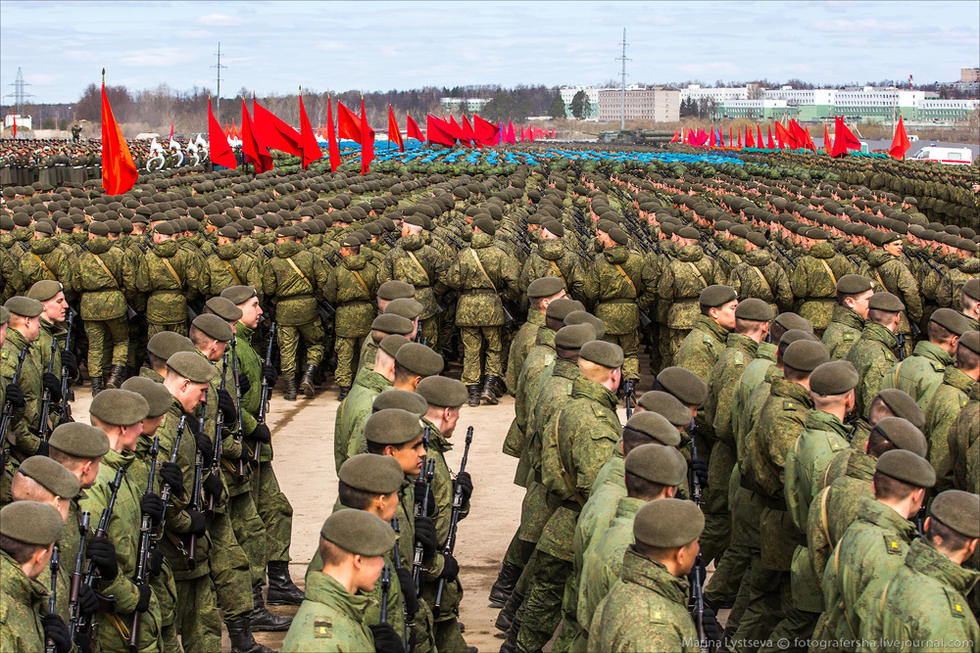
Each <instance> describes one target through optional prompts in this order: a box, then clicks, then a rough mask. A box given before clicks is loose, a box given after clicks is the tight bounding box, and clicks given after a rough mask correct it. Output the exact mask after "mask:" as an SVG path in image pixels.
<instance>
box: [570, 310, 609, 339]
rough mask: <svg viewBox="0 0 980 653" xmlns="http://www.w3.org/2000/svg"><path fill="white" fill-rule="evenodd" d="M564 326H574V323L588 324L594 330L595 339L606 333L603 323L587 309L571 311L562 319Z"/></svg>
mask: <svg viewBox="0 0 980 653" xmlns="http://www.w3.org/2000/svg"><path fill="white" fill-rule="evenodd" d="M562 323H563V324H564V325H565V326H575V325H576V324H588V325H589V326H591V327H592V328H593V329H594V330H595V339H596V340H598V339H600V338H602V336H604V335H606V325H605V323H604V322H603V321H602V320H600V319H599V318H597V317H596V316H595V315H593V314H592V313H589V312H588V311H572V312H571V313H569V314H568V315H566V316H565V319H564V320H562Z"/></svg>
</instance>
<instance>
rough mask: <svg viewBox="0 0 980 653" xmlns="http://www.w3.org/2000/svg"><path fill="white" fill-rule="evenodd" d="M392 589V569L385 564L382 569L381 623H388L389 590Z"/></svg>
mask: <svg viewBox="0 0 980 653" xmlns="http://www.w3.org/2000/svg"><path fill="white" fill-rule="evenodd" d="M389 589H391V569H389V568H388V565H385V566H384V568H383V569H382V570H381V615H380V617H379V619H378V622H379V623H383V624H386V623H388V590H389Z"/></svg>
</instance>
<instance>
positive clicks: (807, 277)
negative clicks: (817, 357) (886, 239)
mask: <svg viewBox="0 0 980 653" xmlns="http://www.w3.org/2000/svg"><path fill="white" fill-rule="evenodd" d="M802 238H803V241H804V248H805V249H806V254H805V255H804V256H803V257H802V258H801V259H800V260H799V262H798V263H797V264H796V267H794V268H793V272H792V274H791V275H790V279H789V282H790V287H791V288H792V289H793V295H794V296H795V297H796V299H797V302H798V303H799V306H798V307H797V309H796V312H797V313H799V314H800V315H801V316H802V317H804V318H806V319H808V320H810V323H811V324H812V325H813V331H814V333H816V334H817V336H818V337H819V336H822V335H823V332H824V329H826V328H827V325H829V324H830V319H831V315H832V313H833V306H834V304H833V302H834V296H835V295H836V293H837V282H838V280H839V279H842V278H843V277H844V275H846V274H848V273H849V272H851V265H850V263H848V262H847V259H845V258H844V257H843V256H842V255H840V254H838V253H837V252H835V251H834V247H833V245H831V244H830V243H829V242H828V241H827V232H826V231H824V230H823V229H820V228H818V227H813V228H811V229H809V230H808V231H807V233H806V235H805V236H802Z"/></svg>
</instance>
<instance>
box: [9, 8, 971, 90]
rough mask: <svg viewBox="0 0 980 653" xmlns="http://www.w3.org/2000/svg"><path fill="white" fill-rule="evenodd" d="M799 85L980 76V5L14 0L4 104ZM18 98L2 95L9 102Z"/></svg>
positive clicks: (946, 79) (931, 79) (952, 79)
mask: <svg viewBox="0 0 980 653" xmlns="http://www.w3.org/2000/svg"><path fill="white" fill-rule="evenodd" d="M624 27H625V28H626V29H627V33H626V40H627V43H628V46H627V56H628V57H629V59H630V60H629V61H628V62H627V78H626V81H627V83H628V84H630V83H649V84H656V83H669V82H681V81H685V80H701V81H703V82H705V83H707V84H709V85H710V84H713V83H714V82H715V81H716V80H722V81H726V82H728V81H737V80H753V79H763V78H766V79H769V80H771V81H785V80H788V79H791V78H799V79H803V80H806V81H810V82H812V83H816V84H837V83H848V82H857V83H863V82H866V81H869V80H874V81H876V80H880V79H900V80H905V79H908V76H909V75H910V74H911V75H913V76H914V79H915V81H916V82H917V83H927V82H932V81H958V80H959V72H960V68H964V67H974V66H978V65H980V62H978V60H980V55H978V53H980V3H978V2H975V1H964V2H942V1H935V2H848V1H827V2H803V1H796V2H776V1H769V2H650V3H643V2H627V3H622V2H258V1H249V2H233V1H230V0H229V1H225V2H134V1H129V2H75V1H72V2H55V1H49V2H45V1H24V0H3V2H0V44H2V46H0V88H2V89H3V90H2V92H0V95H6V94H7V93H11V92H12V91H13V87H12V86H10V84H11V83H12V82H13V81H14V79H15V77H16V73H17V68H18V67H20V68H21V69H22V70H23V75H24V80H25V81H26V82H28V83H29V84H31V86H29V87H27V89H26V90H27V91H28V92H30V93H33V94H34V97H33V98H29V101H33V102H38V103H54V102H73V101H75V100H77V99H78V98H79V96H80V95H81V93H82V91H83V90H84V89H85V87H86V86H88V85H89V84H91V83H98V82H99V75H100V71H101V69H102V67H103V66H104V67H105V68H106V70H107V72H106V82H107V83H108V84H111V85H125V86H127V87H129V88H131V89H146V88H155V87H157V86H159V85H160V84H167V85H168V86H170V87H171V88H174V89H178V90H188V89H191V88H192V87H194V86H198V87H207V88H210V89H212V90H213V89H214V86H215V69H214V68H212V66H213V65H214V64H215V58H216V57H215V53H216V51H217V43H218V41H220V42H221V63H222V64H223V65H226V66H227V69H223V70H222V71H221V72H222V82H221V91H222V93H221V94H222V97H233V96H234V95H235V94H236V93H237V92H238V90H239V89H241V88H242V87H245V88H247V89H249V90H250V91H253V92H255V93H257V94H259V95H260V96H266V95H274V94H283V95H285V94H289V93H292V92H294V91H295V90H296V89H297V88H298V87H299V86H300V85H302V86H303V87H304V88H308V89H312V90H315V91H327V90H333V91H343V90H350V89H357V90H361V91H377V90H389V89H410V88H421V87H423V86H450V87H451V86H456V85H468V84H500V85H502V86H505V87H511V86H515V85H519V84H527V85H533V84H545V85H548V86H560V85H579V84H582V85H594V84H601V83H603V82H606V81H607V80H612V79H616V80H618V79H619V72H620V65H621V63H620V62H619V61H617V57H619V56H620V55H621V45H620V42H621V40H622V36H623V28H624ZM10 102H11V98H7V97H5V98H3V103H4V104H8V103H10Z"/></svg>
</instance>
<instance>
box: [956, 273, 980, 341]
mask: <svg viewBox="0 0 980 653" xmlns="http://www.w3.org/2000/svg"><path fill="white" fill-rule="evenodd" d="M960 307H961V311H962V313H963V315H965V316H966V319H967V322H968V323H969V324H970V330H971V331H977V330H980V279H970V280H969V281H967V282H966V283H964V284H963V290H961V291H960Z"/></svg>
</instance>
